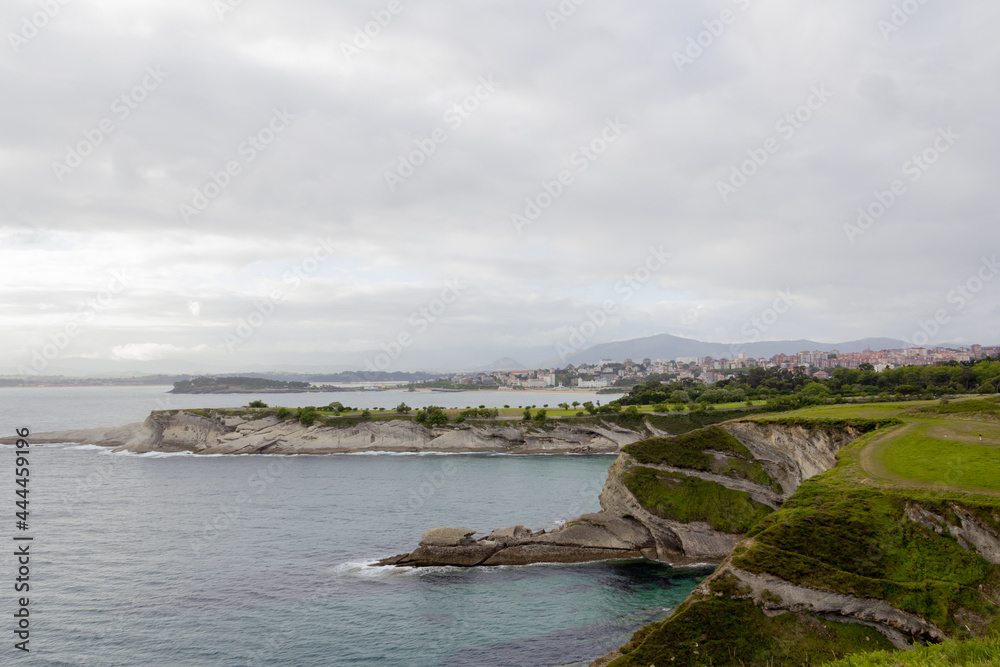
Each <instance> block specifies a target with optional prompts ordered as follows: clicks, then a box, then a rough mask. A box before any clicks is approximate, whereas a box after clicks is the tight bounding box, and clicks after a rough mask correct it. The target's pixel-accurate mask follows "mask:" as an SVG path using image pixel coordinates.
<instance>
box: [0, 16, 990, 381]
mask: <svg viewBox="0 0 1000 667" xmlns="http://www.w3.org/2000/svg"><path fill="white" fill-rule="evenodd" d="M998 20H1000V6H998V5H996V3H989V2H985V0H977V1H973V0H966V1H961V0H960V1H958V2H954V3H950V4H942V3H926V4H920V3H918V2H916V1H915V0H912V1H911V0H907V1H906V2H889V1H883V0H879V1H878V2H874V3H873V2H870V1H868V2H865V1H862V0H847V1H845V2H841V3H837V4H836V5H830V6H826V5H821V4H817V3H800V4H792V3H787V2H773V1H772V2H768V1H766V0H735V1H733V0H718V1H716V2H700V1H695V0H682V1H680V2H676V3H668V4H667V5H664V3H656V2H651V1H640V0H633V1H625V2H620V3H614V4H612V5H607V4H603V3H593V2H580V1H579V0H576V1H574V2H570V1H569V0H566V1H564V2H562V3H558V2H554V1H553V2H543V3H536V2H521V1H518V0H505V1H504V2H499V1H492V2H490V1H488V2H480V3H472V4H463V3H446V2H443V1H440V0H439V1H428V2H423V3H411V2H406V1H404V0H392V1H391V2H390V1H385V2H368V1H366V2H359V1H356V2H349V3H337V4H335V5H331V4H330V3H322V2H311V1H309V0H292V1H290V2H287V3H282V4H280V5H274V4H267V3H256V2H249V1H245V2H241V3H236V2H233V1H232V0H217V1H213V0H196V1H195V2H189V3H176V2H166V1H165V0H161V1H159V2H157V1H155V0H154V1H151V2H143V3H129V2H121V1H118V2H114V1H104V0H102V1H101V2H97V1H96V0H91V1H85V0H72V1H69V0H64V4H63V3H60V2H58V1H57V0H51V1H50V2H42V3H37V2H26V1H12V2H8V3H5V4H4V6H3V8H2V9H0V25H2V26H3V27H4V29H5V32H6V40H5V41H6V44H5V48H6V50H5V51H4V52H3V53H2V55H0V78H2V84H3V88H4V90H5V91H6V93H7V103H6V104H4V105H3V106H2V107H0V118H2V122H0V175H2V185H0V188H2V189H3V197H2V198H0V213H2V217H0V253H2V257H3V269H2V271H0V295H2V298H0V322H2V325H0V326H2V331H3V340H4V342H5V343H6V344H5V345H4V346H3V350H2V351H0V373H15V372H18V369H21V370H23V369H24V368H27V367H30V366H31V363H32V360H33V359H34V360H35V366H36V367H39V366H41V367H44V369H45V370H46V372H59V371H61V370H66V369H70V370H71V369H73V368H76V367H75V366H74V365H73V364H74V363H75V361H74V360H76V361H79V360H89V361H88V363H90V364H91V365H90V366H88V368H91V369H108V370H111V369H119V368H122V365H121V364H122V363H132V362H162V363H161V365H160V366H157V368H162V369H176V370H177V371H188V370H200V369H208V370H228V369H241V368H258V367H266V368H278V367H288V368H291V367H297V368H306V367H311V366H315V367H316V368H330V367H335V366H341V365H355V366H358V365H363V364H364V363H365V361H371V360H372V359H374V354H375V351H379V350H382V351H385V350H389V352H386V354H389V353H390V352H392V351H395V349H396V348H395V347H394V345H399V352H398V354H395V355H390V356H392V370H409V369H415V368H420V367H423V368H448V367H461V366H463V365H478V364H480V363H485V362H487V361H490V360H492V359H493V358H496V357H499V356H502V355H505V354H512V355H515V356H516V354H517V352H518V350H523V349H528V348H552V349H553V350H554V349H555V346H556V345H557V344H560V343H562V344H566V342H567V341H568V339H569V337H570V335H571V332H572V330H573V329H574V328H579V326H580V324H581V323H582V322H585V321H588V318H589V317H590V315H591V314H593V313H595V312H598V311H602V312H605V314H606V315H607V317H605V318H603V319H604V320H605V323H604V324H602V325H601V326H597V327H595V331H594V333H593V334H592V335H591V336H589V337H588V340H587V342H588V344H595V343H600V342H607V341H610V340H621V339H626V338H632V337H637V336H644V335H651V334H654V333H660V332H669V333H672V334H676V335H682V336H689V337H694V338H699V339H702V340H710V341H724V342H731V341H741V340H747V335H746V333H747V327H746V325H747V322H749V321H751V319H752V318H754V317H758V316H759V315H760V314H761V313H762V312H764V311H765V310H766V309H767V308H769V306H770V305H771V304H772V302H773V301H774V300H775V299H776V298H777V296H778V292H779V290H780V291H782V293H790V294H791V295H793V301H794V305H793V306H792V307H791V308H790V309H789V310H788V312H787V313H785V314H783V315H782V317H781V318H780V319H779V320H778V321H776V322H774V323H773V324H772V325H769V327H768V330H767V331H763V332H760V335H761V336H762V337H763V338H769V339H784V338H787V339H793V338H813V339H818V340H825V341H835V340H850V339H857V338H862V337H866V336H889V337H894V338H911V337H912V336H913V334H914V333H915V332H917V331H920V330H921V322H924V323H926V322H928V321H929V320H930V319H933V318H934V317H935V315H936V314H940V312H939V311H944V316H945V320H944V323H943V324H941V326H940V327H939V329H940V331H939V332H938V333H936V334H935V337H936V340H937V341H938V342H968V343H971V342H982V343H994V344H995V343H996V342H998V341H997V340H996V333H995V332H996V331H997V330H998V328H1000V326H998V325H1000V311H998V306H997V303H998V299H997V296H998V294H1000V291H998V290H1000V280H993V273H995V271H994V272H993V273H991V269H988V268H984V267H989V266H992V264H991V263H990V262H992V258H993V257H994V255H995V252H996V250H997V245H998V244H997V239H998V234H997V232H996V221H995V216H996V210H997V207H996V194H995V193H996V187H995V180H996V176H997V172H998V170H997V167H996V165H995V161H996V155H998V154H1000V151H998V150H997V149H998V139H1000V130H998V129H997V124H996V122H995V110H996V108H997V107H998V100H997V98H998V96H1000V90H998V89H997V87H996V85H995V83H996V81H997V80H998V74H1000V72H998V69H1000V45H998V43H997V42H996V40H995V39H994V35H993V33H994V28H995V26H996V25H997V22H998ZM609 128H611V129H609ZM663 255H669V258H668V259H667V260H666V261H662V262H653V264H657V266H656V267H655V268H652V265H651V264H650V258H651V257H653V256H663ZM984 260H986V261H985V263H984ZM449 281H452V283H453V284H457V285H458V289H457V290H455V294H454V296H455V298H453V299H451V300H450V301H449V302H447V303H445V301H444V300H442V299H443V297H442V291H443V290H446V289H447V285H448V284H449ZM112 288H115V289H112ZM962 290H964V292H963V291H962ZM449 294H451V293H449ZM439 302H440V303H439ZM609 304H610V306H611V307H610V308H609V307H608V306H609ZM591 319H592V318H591ZM67 327H70V328H71V329H72V331H70V329H68V328H67ZM244 334H246V335H244ZM64 336H65V339H64V338H63V337H64ZM400 336H402V337H403V340H408V341H409V343H408V344H406V345H403V344H401V343H399V341H400ZM46 346H47V347H46ZM53 350H55V352H54V353H53ZM39 358H42V359H43V360H44V363H42V362H38V359H39ZM102 364H103V365H102ZM136 367H138V366H136ZM144 368H145V367H144Z"/></svg>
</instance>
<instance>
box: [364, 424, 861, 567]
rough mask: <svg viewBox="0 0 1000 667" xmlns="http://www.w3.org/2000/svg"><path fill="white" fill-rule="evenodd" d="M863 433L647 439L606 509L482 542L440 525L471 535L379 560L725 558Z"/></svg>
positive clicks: (733, 432) (611, 488)
mask: <svg viewBox="0 0 1000 667" xmlns="http://www.w3.org/2000/svg"><path fill="white" fill-rule="evenodd" d="M862 432H863V430H862V428H858V427H852V426H846V427H844V428H840V429H826V430H819V431H817V430H815V429H809V428H806V427H804V426H801V425H796V424H784V423H767V422H753V421H743V422H730V423H725V424H723V425H721V426H709V427H707V428H704V429H699V430H695V431H691V432H688V433H685V434H681V435H677V436H668V437H653V438H646V439H644V440H641V441H638V442H633V443H630V444H627V445H625V446H624V448H623V451H622V453H621V454H619V456H618V458H617V460H616V461H615V462H614V464H612V466H611V468H610V469H609V471H608V479H607V482H606V483H605V486H604V489H603V491H602V492H601V497H600V501H601V508H602V509H601V512H599V513H596V514H585V515H583V516H581V517H578V518H577V519H575V520H573V521H570V522H568V523H567V524H566V525H564V526H561V527H560V528H558V529H556V530H554V531H551V532H548V533H546V532H544V531H542V532H538V533H532V532H531V531H528V530H526V529H525V528H524V527H523V526H513V527H509V528H505V529H501V531H493V532H491V533H489V534H488V535H485V536H484V537H482V538H480V539H478V540H474V539H472V537H471V536H472V535H474V534H475V532H476V531H473V530H468V531H462V530H460V529H435V530H448V531H451V534H453V535H460V534H461V538H460V539H457V540H454V541H452V542H450V543H448V544H442V543H440V542H439V541H436V540H435V538H434V536H433V534H436V533H435V531H434V530H432V531H428V532H427V533H425V534H424V536H423V538H422V539H421V541H420V545H419V547H418V548H417V549H416V550H415V551H414V552H412V553H409V554H401V555H399V556H394V557H392V558H387V559H385V560H383V561H380V562H379V563H378V564H379V565H397V566H409V567H422V566H431V565H455V566H476V565H498V564H526V563H538V562H585V561H594V560H611V559H629V558H648V559H651V560H660V561H664V562H669V563H672V564H675V565H677V564H690V563H706V562H708V563H719V562H722V561H723V560H724V559H726V558H727V557H728V556H729V555H730V554H731V553H732V552H733V549H734V547H735V546H736V545H737V544H738V543H739V542H740V540H742V539H743V536H744V534H745V533H746V532H747V530H749V529H750V528H751V527H752V526H753V525H754V524H756V523H757V522H758V521H759V520H760V519H762V518H763V517H765V516H767V515H768V514H770V513H771V512H773V511H775V510H777V509H778V508H779V507H781V504H782V503H783V502H784V501H785V500H786V499H787V498H788V496H789V495H791V494H792V493H793V492H794V491H795V490H796V489H797V488H798V487H799V486H800V485H801V484H802V482H803V481H804V480H806V479H808V478H809V477H812V476H813V475H816V474H819V473H822V472H824V471H825V470H828V469H830V468H832V467H833V465H834V463H835V461H836V453H837V451H838V450H839V449H841V448H842V447H844V446H846V445H848V444H849V443H850V442H851V441H853V440H854V439H855V438H857V437H858V436H859V435H861V433H862ZM501 536H502V539H501Z"/></svg>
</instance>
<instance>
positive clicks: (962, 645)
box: [827, 639, 1000, 667]
mask: <svg viewBox="0 0 1000 667" xmlns="http://www.w3.org/2000/svg"><path fill="white" fill-rule="evenodd" d="M954 665H965V666H966V667H1000V640H997V639H994V640H992V641H981V640H971V641H967V642H945V643H943V644H937V645H935V646H923V647H918V648H917V649H916V650H914V651H876V652H874V653H867V654H855V655H852V656H850V657H847V658H843V659H842V660H837V661H836V662H829V663H827V667H951V666H954Z"/></svg>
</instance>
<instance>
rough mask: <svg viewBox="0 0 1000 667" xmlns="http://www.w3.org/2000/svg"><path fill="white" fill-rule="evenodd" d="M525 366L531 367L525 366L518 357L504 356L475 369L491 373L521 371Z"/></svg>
mask: <svg viewBox="0 0 1000 667" xmlns="http://www.w3.org/2000/svg"><path fill="white" fill-rule="evenodd" d="M525 368H529V367H528V366H525V365H524V364H522V363H521V362H520V361H518V360H517V359H511V358H510V357H503V358H502V359H497V360H496V361H494V362H493V363H491V364H486V365H484V366H480V367H479V368H475V369H473V370H475V371H477V372H479V373H490V372H492V371H519V370H523V369H525Z"/></svg>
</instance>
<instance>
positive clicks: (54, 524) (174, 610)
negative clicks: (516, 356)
mask: <svg viewBox="0 0 1000 667" xmlns="http://www.w3.org/2000/svg"><path fill="white" fill-rule="evenodd" d="M164 391H165V388H162V387H161V388H140V389H121V388H89V389H84V388H80V389H19V390H12V389H3V390H0V428H2V429H3V432H4V434H6V435H13V431H14V429H15V428H18V427H24V426H27V427H29V428H32V430H34V431H36V432H38V431H45V430H55V429H63V428H74V427H84V426H96V425H109V424H119V423H126V422H131V421H138V420H140V419H141V418H142V417H143V416H144V415H145V414H146V413H148V412H149V410H150V409H156V408H157V407H159V406H156V405H152V406H151V405H150V404H151V403H155V402H156V401H157V400H163V399H164V398H165V395H164V394H163V392H164ZM391 393H392V394H396V392H391ZM400 393H402V392H400ZM491 393H492V392H491ZM492 394H493V397H496V398H493V397H488V396H486V395H485V394H476V395H475V398H474V399H472V398H470V400H472V401H473V404H475V405H479V404H482V403H485V404H487V405H491V406H492V405H497V404H499V405H503V404H504V403H510V404H514V405H516V404H518V403H517V402H516V401H515V402H513V403H512V402H511V400H510V398H509V393H508V394H506V395H505V394H503V393H501V392H495V393H492ZM497 394H499V397H497ZM378 395H379V394H365V395H364V396H378ZM323 396H324V399H325V398H326V397H330V396H333V397H331V398H329V400H320V401H319V402H320V403H327V402H329V401H332V400H342V399H341V398H337V397H336V395H331V394H324V395H323ZM350 396H351V397H352V400H351V403H353V404H357V405H362V403H361V402H360V401H359V400H358V399H357V397H358V396H361V395H360V394H351V395H350ZM381 396H382V397H383V401H386V400H388V401H389V403H392V405H395V403H398V397H396V396H388V395H387V393H382V394H381ZM445 396H447V395H445ZM462 396H464V395H462ZM413 397H414V395H413V394H409V395H408V397H407V402H408V403H409V404H410V405H411V406H414V407H417V406H418V405H420V402H419V401H417V400H413ZM169 398H170V399H172V404H171V405H170V406H169V407H194V406H198V405H202V406H214V405H219V406H222V405H234V404H237V403H242V402H245V400H251V399H252V398H253V397H249V398H247V397H239V398H238V399H237V400H235V401H234V400H233V397H225V396H200V397H198V396H181V397H169ZM271 398H272V402H276V401H273V398H274V397H271ZM432 398H433V399H440V396H433V397H432ZM589 398H590V397H588V399H589ZM282 399H283V400H282V401H281V403H282V404H285V405H305V404H313V403H315V402H316V397H315V396H314V395H306V396H297V395H286V396H283V397H282ZM588 399H584V400H588ZM265 400H266V399H265ZM394 400H395V402H392V401H394ZM562 400H563V399H562V398H556V399H555V400H545V401H544V402H549V403H558V402H562ZM343 402H345V403H346V402H348V401H343ZM427 402H428V403H437V404H442V401H440V400H428V401H427ZM542 402H543V401H541V400H539V399H537V398H535V399H534V400H531V401H528V400H524V401H522V403H523V404H529V403H537V404H539V405H541V404H542ZM381 404H383V403H382V402H375V403H374V404H373V405H372V406H370V407H375V406H377V405H381ZM385 404H386V405H388V403H385ZM462 405H464V403H462ZM365 407H369V406H367V405H366V406H365ZM0 456H2V457H6V459H7V460H5V461H4V465H3V473H2V475H0V504H2V505H3V506H7V507H8V508H9V511H8V512H5V513H2V514H0V515H6V516H8V519H7V520H6V525H4V523H3V522H0V539H2V540H5V541H7V543H8V544H13V542H12V541H11V538H12V537H13V536H14V535H15V533H17V534H21V535H23V534H30V535H32V536H33V537H34V538H35V539H34V542H33V543H32V546H31V549H32V560H31V575H30V576H31V591H30V613H31V640H30V647H31V653H30V654H28V655H20V652H18V651H15V649H14V647H13V644H14V641H15V639H14V637H13V632H12V631H11V630H12V628H13V624H12V623H10V622H9V621H8V622H6V623H3V624H0V628H2V629H3V631H4V633H3V635H0V637H3V641H2V643H0V664H25V665H301V666H311V665H389V666H392V665H399V666H404V665H454V666H464V665H525V666H530V665H539V666H549V665H565V664H572V663H579V662H586V661H589V660H592V659H593V658H595V657H598V656H600V655H602V654H604V653H606V652H607V651H608V650H610V649H612V648H614V647H615V646H617V645H619V644H620V643H622V642H623V641H624V640H626V639H627V638H628V636H629V634H630V633H631V632H632V631H634V630H635V629H637V628H638V627H640V626H642V625H643V624H645V623H647V622H649V621H651V620H655V619H659V618H663V617H664V615H665V611H666V610H667V609H669V608H671V607H673V606H675V605H676V604H678V603H679V602H680V601H681V600H682V599H683V598H684V597H685V596H686V595H687V594H688V593H689V592H690V591H691V589H692V588H693V587H694V585H695V584H696V583H697V582H698V581H699V580H700V579H701V578H702V577H704V576H705V575H706V574H707V573H708V570H706V569H683V570H673V569H671V568H669V567H666V566H661V565H656V564H650V563H619V564H588V565H572V566H570V565H551V566H548V565H536V566H529V567H520V568H508V567H502V568H481V569H470V570H463V569H455V568H431V569H426V570H420V571H414V570H400V569H394V568H372V567H369V566H368V563H370V562H372V561H373V560H375V559H378V558H382V557H385V556H389V555H392V554H396V553H401V552H404V551H409V550H411V549H412V548H413V547H414V546H415V545H416V542H417V540H418V539H419V537H420V534H421V533H422V532H423V531H424V530H425V529H427V528H432V527H438V526H459V527H467V528H469V529H477V530H480V531H488V530H490V529H492V528H497V527H503V526H508V525H513V524H518V523H523V524H526V525H528V526H529V527H532V528H536V529H537V528H542V527H551V526H554V525H556V524H557V522H559V521H561V520H565V519H567V518H572V517H574V516H576V515H578V514H580V513H581V512H588V511H596V510H597V509H599V505H598V501H597V496H598V493H599V491H600V488H601V486H602V485H603V483H604V480H605V478H606V475H607V467H608V465H609V464H610V463H611V461H612V459H611V458H609V457H573V456H545V457H517V456H484V455H475V456H438V455H428V456H413V455H355V456H297V457H278V456H238V457H231V456H230V457H224V456H216V457H197V456H188V455H164V454H151V455H139V456H136V455H112V454H110V453H108V452H107V451H106V450H103V449H98V448H93V447H83V448H80V447H72V446H65V447H64V446H46V447H36V448H33V452H32V454H31V460H32V463H31V487H30V488H31V492H30V519H31V521H30V530H29V531H28V532H27V533H22V532H20V531H17V530H16V529H15V527H14V521H15V518H14V516H13V513H14V511H15V508H14V501H15V500H16V497H15V495H14V486H13V484H12V480H13V474H12V465H13V457H14V450H13V449H12V448H10V447H6V448H0ZM3 551H4V552H5V553H4V554H3V555H0V565H2V567H0V580H6V581H0V591H7V592H6V593H4V594H2V595H0V613H2V614H3V618H5V619H12V614H13V612H14V611H15V610H16V601H17V600H16V598H17V597H18V595H17V594H15V593H14V592H13V583H14V577H15V576H16V575H15V570H14V568H15V563H14V558H13V556H12V554H13V549H4V550H3Z"/></svg>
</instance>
